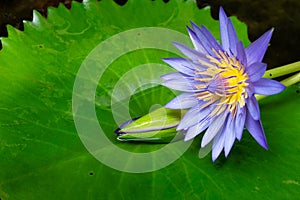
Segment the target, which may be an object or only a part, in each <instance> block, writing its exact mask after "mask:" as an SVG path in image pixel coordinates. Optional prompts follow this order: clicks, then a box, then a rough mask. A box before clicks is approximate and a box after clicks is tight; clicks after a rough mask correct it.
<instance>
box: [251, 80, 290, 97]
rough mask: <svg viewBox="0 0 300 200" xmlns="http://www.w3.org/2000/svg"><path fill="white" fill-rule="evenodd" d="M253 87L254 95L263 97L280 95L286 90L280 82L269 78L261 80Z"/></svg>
mask: <svg viewBox="0 0 300 200" xmlns="http://www.w3.org/2000/svg"><path fill="white" fill-rule="evenodd" d="M253 87H254V93H256V94H261V95H273V94H277V93H280V92H282V91H283V90H284V89H285V86H284V85H282V84H281V83H280V82H278V81H275V80H272V79H268V78H261V79H260V80H258V81H256V82H254V83H253Z"/></svg>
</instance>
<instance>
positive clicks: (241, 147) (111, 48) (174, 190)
mask: <svg viewBox="0 0 300 200" xmlns="http://www.w3.org/2000/svg"><path fill="white" fill-rule="evenodd" d="M190 20H192V21H194V22H195V23H196V24H199V25H200V24H205V26H207V27H208V28H209V29H210V30H211V31H212V33H213V34H214V35H215V36H217V38H219V28H218V22H217V21H215V20H213V19H212V18H211V16H210V10H209V9H202V10H198V9H197V7H196V5H195V3H194V1H175V0H172V1H170V2H169V3H167V4H165V3H163V2H162V1H148V0H143V1H141V0H130V1H128V3H127V4H126V5H125V6H122V7H120V6H118V5H116V4H114V3H113V1H105V0H103V1H100V2H97V1H84V3H76V2H73V3H72V9H71V10H68V9H66V8H65V7H63V6H62V5H60V6H59V7H58V8H50V9H49V11H48V18H47V19H44V18H43V17H42V16H41V15H40V14H39V13H38V12H34V19H33V21H32V22H27V21H26V22H25V23H24V29H25V30H24V32H22V31H18V30H16V29H14V28H12V27H11V26H8V38H2V39H1V42H2V44H3V49H2V50H1V52H0V76H1V78H0V94H1V99H0V105H1V107H0V109H1V112H0V169H1V170H0V198H1V200H7V199H9V200H10V199H12V200H15V199H46V200H47V199H49V200H50V199H293V198H296V197H297V196H299V195H300V194H299V193H300V192H299V191H300V190H299V187H300V186H299V181H300V177H299V175H300V170H299V139H300V138H299V137H300V135H299V134H297V133H298V132H299V129H300V125H299V123H298V121H299V119H300V112H299V104H300V97H299V94H298V93H296V92H295V91H297V90H299V87H298V86H294V87H291V88H289V89H287V90H286V91H285V92H284V93H282V94H280V95H276V96H274V97H268V98H265V99H263V100H262V101H261V103H260V104H261V113H262V120H263V125H264V128H265V132H266V136H267V139H268V143H269V150H268V151H265V150H264V149H262V148H261V147H260V146H259V145H257V143H256V142H255V141H254V140H253V139H252V138H251V137H250V136H249V134H247V132H245V133H244V136H243V138H242V141H241V142H240V143H238V142H236V144H235V145H234V147H233V149H232V151H231V153H230V155H229V157H228V158H227V159H225V158H223V155H221V156H220V158H219V159H218V160H217V162H216V163H212V162H211V158H210V157H209V156H207V157H205V158H203V159H199V158H198V151H199V147H200V144H199V142H200V139H201V136H200V137H198V138H197V139H195V141H194V142H192V143H191V142H190V143H184V142H175V143H171V144H167V145H166V144H145V143H141V144H140V143H135V144H133V143H123V142H119V141H117V140H116V138H115V134H114V133H113V131H114V130H115V129H116V128H117V127H118V126H119V125H120V123H121V122H124V121H126V120H129V119H130V118H134V117H138V116H143V115H145V114H147V113H149V110H152V109H151V108H152V106H153V105H157V104H159V105H160V106H161V105H164V104H165V103H167V102H168V101H169V100H171V99H172V98H173V97H174V96H175V95H176V93H174V92H173V91H170V90H168V89H167V88H164V87H162V86H159V79H160V78H159V76H160V75H162V74H165V73H168V72H170V71H172V70H171V69H170V68H169V67H168V66H167V65H165V64H164V63H163V62H162V61H161V58H163V57H174V56H179V53H178V52H176V50H174V49H171V48H172V47H171V46H172V44H171V41H174V40H175V41H178V38H181V37H182V35H180V34H178V38H173V37H171V36H169V38H168V37H165V36H164V35H162V36H161V37H158V38H157V40H155V42H157V43H159V44H160V45H162V46H163V45H169V46H168V47H166V48H170V51H166V50H164V49H155V48H144V49H136V50H133V51H130V52H127V53H126V54H124V55H119V57H118V58H117V59H116V60H114V61H113V62H112V63H110V65H109V66H108V68H107V69H106V70H104V71H103V74H102V76H101V78H100V80H99V81H98V80H96V79H93V78H91V79H90V81H95V83H96V84H97V90H96V94H95V95H94V96H93V98H88V99H86V97H90V90H89V89H90V88H89V87H87V86H88V85H80V86H81V87H82V88H83V91H86V93H83V94H81V95H79V96H77V97H78V98H82V99H85V100H86V102H87V103H90V102H93V100H95V105H94V107H93V109H92V110H96V114H97V118H98V121H99V123H100V125H101V127H102V130H103V132H105V136H106V138H107V139H105V140H104V139H103V140H97V139H94V138H90V137H89V134H90V133H91V132H93V131H95V130H97V129H94V127H93V126H88V127H87V128H86V129H85V130H80V131H83V132H84V133H85V134H86V137H85V138H84V135H81V134H79V130H77V129H76V127H75V125H74V119H76V117H80V116H78V115H77V114H78V113H77V112H76V110H73V109H72V103H74V101H72V97H73V93H72V92H73V89H74V88H73V86H74V81H75V79H76V78H78V77H76V75H77V73H78V72H79V70H80V69H82V68H81V65H82V63H83V62H84V60H85V59H86V58H87V57H88V55H89V54H90V53H91V51H92V50H93V49H94V48H95V47H96V46H97V45H98V44H99V43H101V42H102V41H107V40H108V39H111V36H114V35H116V34H120V33H122V32H123V31H126V30H130V29H133V28H141V27H160V28H168V29H170V30H176V31H179V32H180V33H182V34H185V35H187V33H186V30H185V29H186V28H185V26H186V25H188V24H189V21H190ZM234 24H235V27H237V29H238V30H239V32H238V35H239V36H241V37H242V38H243V40H244V39H246V40H247V37H246V33H247V31H246V27H245V25H243V24H241V23H239V22H238V21H237V20H235V21H234ZM139 30H140V29H139ZM143 30H144V29H143ZM145 30H150V29H145ZM151 30H152V29H151ZM141 33H142V34H141V35H139V34H136V36H135V37H134V38H133V39H132V41H139V38H141V37H139V36H142V37H143V36H144V35H147V32H141ZM152 35H153V34H149V37H151V36H152ZM182 38H183V39H184V37H182ZM113 39H116V41H117V39H118V38H117V37H114V38H113ZM167 39H168V40H170V42H166V40H167ZM130 42H131V40H129V41H119V42H118V43H109V44H107V45H108V46H107V51H102V52H101V51H100V52H99V51H93V52H95V54H93V53H91V54H92V56H95V57H94V58H97V56H99V58H100V57H101V55H104V54H108V53H111V54H114V53H115V52H117V51H119V50H120V49H122V48H127V46H128V45H127V44H128V43H130ZM146 42H147V41H145V43H146ZM160 42H161V43H160ZM179 42H180V41H179ZM244 42H245V41H244ZM167 43H168V44H167ZM248 43H249V42H248ZM147 44H148V43H147ZM187 45H190V43H187ZM135 47H138V43H137V45H136V46H135ZM173 50H174V51H173ZM107 57H108V56H106V57H105V58H107ZM105 58H101V59H102V60H100V61H97V62H95V67H96V66H98V65H97V64H98V63H101V62H102V61H103V62H104V61H105ZM88 61H92V60H88ZM153 63H154V64H153ZM141 65H142V66H141ZM93 66H94V65H90V66H89V67H91V68H88V70H87V71H86V72H87V74H88V75H89V76H90V77H93V75H94V74H95V72H94V71H93V70H94V68H93ZM136 66H141V67H139V68H137V67H136ZM83 69H84V68H83ZM96 69H98V68H96ZM79 78H80V77H79ZM82 78H83V79H84V78H86V79H87V80H89V79H88V77H82ZM120 79H121V80H123V81H119V80H120ZM128 80H130V81H128ZM151 80H156V81H157V82H156V83H153V82H150V81H151ZM133 83H135V84H137V85H132V84H133ZM139 83H145V84H142V85H139ZM146 83H148V84H146ZM116 86H118V87H117V88H120V90H118V92H117V93H116V92H114V89H115V88H116ZM136 86H140V87H137V88H136ZM85 87H86V88H85ZM121 89H122V90H121ZM128 94H129V97H128V96H126V95H128ZM123 97H124V98H123ZM80 106H82V105H77V107H75V108H78V109H80V108H81V107H80ZM126 107H127V108H128V107H129V108H128V112H127V114H126V115H125V114H124V113H125V112H121V111H123V110H124V108H126ZM112 108H113V109H112ZM73 111H74V113H73ZM89 111H90V110H86V113H88V112H89ZM114 111H120V112H116V113H114ZM81 114H83V115H84V114H85V113H81ZM73 115H74V116H73ZM80 119H81V118H80ZM82 119H84V116H82ZM85 120H86V121H85V122H86V125H90V124H93V123H96V122H97V123H98V121H95V120H92V119H89V118H87V119H85ZM98 135H100V136H102V135H101V133H100V132H98ZM98 135H97V136H98ZM100 136H99V137H100ZM83 140H89V141H90V142H91V143H92V144H93V149H87V148H86V146H84V143H83ZM105 142H111V143H112V144H113V145H107V146H103V145H102V144H104V143H105ZM187 148H188V150H187V151H186V149H187ZM119 152H121V153H119ZM149 152H150V153H149ZM158 152H160V153H159V154H158ZM125 154H126V155H128V156H127V157H124V155H125ZM161 154H162V155H163V156H160V155H161ZM182 154H183V155H182ZM146 155H149V159H147V160H145V162H138V159H139V158H140V157H143V156H146ZM96 156H100V157H101V156H103V157H101V158H103V160H101V162H100V161H99V160H98V157H96ZM178 157H180V158H178ZM96 158H97V159H96ZM177 158H178V159H177ZM176 159H177V160H176ZM108 161H110V162H114V163H113V164H115V165H116V164H119V165H122V166H123V167H124V171H118V170H116V168H111V167H110V165H109V164H107V162H108ZM105 162H106V163H105ZM104 163H105V164H104ZM161 163H166V164H170V165H166V167H164V166H163V165H162V164H161ZM163 167H164V168H163ZM144 168H147V169H148V171H147V170H145V171H143V172H147V173H143V172H142V171H140V174H135V173H128V172H129V171H130V169H144ZM151 169H153V170H154V169H157V170H156V171H151ZM126 170H127V171H126ZM132 171H133V170H131V172H132Z"/></svg>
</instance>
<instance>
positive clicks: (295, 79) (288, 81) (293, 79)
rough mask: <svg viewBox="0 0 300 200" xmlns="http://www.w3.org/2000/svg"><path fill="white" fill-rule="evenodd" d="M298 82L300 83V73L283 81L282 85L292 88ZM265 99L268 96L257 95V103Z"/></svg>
mask: <svg viewBox="0 0 300 200" xmlns="http://www.w3.org/2000/svg"><path fill="white" fill-rule="evenodd" d="M298 82H300V72H299V73H297V74H295V75H293V76H291V77H288V78H286V79H284V80H283V81H281V83H282V84H283V85H285V86H286V87H288V86H291V85H293V84H295V83H298ZM265 97H266V96H262V95H256V99H257V101H259V100H261V99H263V98H265Z"/></svg>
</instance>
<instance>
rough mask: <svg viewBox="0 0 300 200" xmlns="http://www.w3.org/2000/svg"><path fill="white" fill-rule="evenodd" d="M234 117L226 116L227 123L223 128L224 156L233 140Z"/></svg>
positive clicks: (226, 154)
mask: <svg viewBox="0 0 300 200" xmlns="http://www.w3.org/2000/svg"><path fill="white" fill-rule="evenodd" d="M234 125H235V124H234V118H232V116H231V115H229V116H228V119H227V124H226V126H225V129H224V135H225V142H224V150H225V156H226V157H227V156H228V154H229V152H230V150H231V148H232V146H233V143H234V140H235V127H234Z"/></svg>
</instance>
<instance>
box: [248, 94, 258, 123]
mask: <svg viewBox="0 0 300 200" xmlns="http://www.w3.org/2000/svg"><path fill="white" fill-rule="evenodd" d="M247 109H248V112H249V113H250V114H251V116H252V117H253V119H254V120H259V119H260V112H259V105H258V102H257V100H256V98H255V96H254V95H252V96H251V97H249V99H248V101H247Z"/></svg>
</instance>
